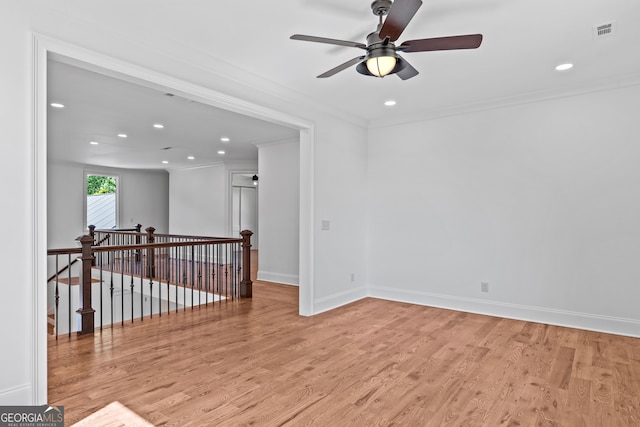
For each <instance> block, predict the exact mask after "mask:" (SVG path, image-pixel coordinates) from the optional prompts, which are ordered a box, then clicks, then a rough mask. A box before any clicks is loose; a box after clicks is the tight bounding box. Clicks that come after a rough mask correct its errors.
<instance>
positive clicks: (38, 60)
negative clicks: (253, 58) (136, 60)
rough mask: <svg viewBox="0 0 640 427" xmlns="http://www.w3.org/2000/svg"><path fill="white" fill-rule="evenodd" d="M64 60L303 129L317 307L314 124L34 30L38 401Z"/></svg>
mask: <svg viewBox="0 0 640 427" xmlns="http://www.w3.org/2000/svg"><path fill="white" fill-rule="evenodd" d="M49 57H51V58H54V59H56V60H62V61H65V62H67V63H69V64H72V65H75V66H81V67H83V68H86V69H88V70H92V71H98V72H101V73H107V74H110V75H113V76H115V77H118V78H123V79H125V80H128V81H132V82H134V83H137V84H142V85H146V86H148V87H152V88H155V89H166V90H170V91H171V92H172V93H176V94H181V95H182V96H185V97H188V98H190V99H193V100H195V101H198V102H202V103H205V104H208V105H211V106H214V107H218V108H224V109H227V110H230V111H233V112H237V113H240V114H244V115H247V116H250V117H254V118H259V119H262V120H265V121H268V122H271V123H276V124H280V125H282V126H287V127H290V128H293V129H297V130H298V131H299V132H300V139H299V141H300V142H299V143H300V233H299V235H300V254H299V257H300V262H299V264H300V297H299V313H300V315H303V316H310V315H312V314H313V313H314V308H313V305H314V304H313V299H314V298H313V295H314V290H313V286H314V273H313V271H314V254H313V253H314V250H313V241H314V230H313V224H314V163H315V160H314V134H315V130H314V124H313V123H312V122H310V121H307V120H304V119H301V118H299V117H296V116H293V115H290V114H288V113H284V112H281V111H277V110H274V109H271V108H267V107H264V106H262V105H258V104H255V103H252V102H248V101H245V100H243V99H240V98H235V97H232V96H229V95H226V94H224V93H221V92H217V91H214V90H211V89H208V88H205V87H202V86H199V85H196V84H193V83H190V82H188V81H185V80H181V79H177V78H174V77H171V76H168V75H165V74H162V73H159V72H156V71H153V70H150V69H147V68H143V67H140V66H137V65H134V64H131V63H128V62H124V61H121V60H119V59H116V58H113V57H109V56H106V55H103V54H100V53H97V52H94V51H91V50H88V49H85V48H81V47H78V46H75V45H72V44H69V43H66V42H63V41H60V40H56V39H52V38H50V37H47V36H44V35H41V34H37V33H32V67H31V68H32V73H33V74H32V77H33V78H32V94H33V96H32V100H31V103H32V129H33V132H32V150H31V165H32V174H33V175H32V182H31V183H30V187H31V188H30V190H31V198H32V201H33V209H32V212H31V223H32V230H31V232H32V236H33V241H34V245H33V254H32V255H33V256H32V280H31V283H32V289H31V292H32V296H33V298H32V308H31V309H32V311H33V312H32V321H31V325H30V335H31V337H30V338H31V346H32V351H31V383H32V385H33V388H32V393H33V402H37V403H38V404H46V403H47V249H48V248H47V60H48V58H49Z"/></svg>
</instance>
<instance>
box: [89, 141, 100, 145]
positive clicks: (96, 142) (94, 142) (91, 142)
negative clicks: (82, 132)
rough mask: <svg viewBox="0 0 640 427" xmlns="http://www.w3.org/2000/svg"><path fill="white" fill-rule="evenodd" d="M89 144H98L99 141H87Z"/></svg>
mask: <svg viewBox="0 0 640 427" xmlns="http://www.w3.org/2000/svg"><path fill="white" fill-rule="evenodd" d="M89 144H91V145H98V144H99V142H98V141H89Z"/></svg>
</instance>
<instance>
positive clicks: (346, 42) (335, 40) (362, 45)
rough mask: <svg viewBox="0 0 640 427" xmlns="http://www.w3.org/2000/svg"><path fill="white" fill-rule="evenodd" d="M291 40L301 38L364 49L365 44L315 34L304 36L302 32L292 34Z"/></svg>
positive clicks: (306, 40)
mask: <svg viewBox="0 0 640 427" xmlns="http://www.w3.org/2000/svg"><path fill="white" fill-rule="evenodd" d="M290 39H291V40H302V41H305V42H316V43H326V44H335V45H338V46H347V47H359V48H360V49H366V48H367V45H366V44H363V43H358V42H351V41H347V40H337V39H328V38H326V37H316V36H305V35H304V34H294V35H292V36H291V37H290Z"/></svg>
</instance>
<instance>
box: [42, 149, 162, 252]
mask: <svg viewBox="0 0 640 427" xmlns="http://www.w3.org/2000/svg"><path fill="white" fill-rule="evenodd" d="M85 171H91V172H95V173H104V174H106V175H117V176H118V179H119V180H118V192H119V210H120V223H119V227H120V228H130V227H132V226H133V225H135V224H138V223H139V224H142V229H143V230H144V229H145V228H147V227H150V226H151V227H154V228H155V229H156V231H157V232H158V233H166V232H167V231H168V229H169V174H168V173H167V172H165V171H144V170H128V169H117V168H104V167H96V166H90V165H81V164H76V163H68V162H67V163H65V162H54V161H51V162H49V164H48V170H47V192H48V197H47V212H48V218H47V220H48V221H47V222H48V226H47V230H48V235H47V241H48V246H49V248H69V247H74V246H76V243H75V242H74V239H75V238H76V237H78V236H81V235H83V234H85V233H86V230H85V229H83V223H84V218H83V215H84V208H83V201H84V198H85V197H86V189H85V187H84V179H85Z"/></svg>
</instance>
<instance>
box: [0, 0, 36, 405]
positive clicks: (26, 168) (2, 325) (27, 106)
mask: <svg viewBox="0 0 640 427" xmlns="http://www.w3.org/2000/svg"><path fill="white" fill-rule="evenodd" d="M0 9H1V10H0V16H2V18H0V19H1V20H2V24H1V25H0V51H2V52H3V61H2V70H1V71H0V75H1V78H0V92H1V93H3V94H4V96H3V97H2V98H1V100H0V128H1V129H3V131H2V132H3V135H2V138H0V151H1V152H2V155H1V156H0V177H1V178H2V182H5V183H8V184H10V185H7V186H5V191H6V195H5V197H6V198H5V200H7V201H8V202H7V203H6V204H5V209H3V213H2V223H3V231H2V238H3V241H4V242H5V243H6V244H3V245H1V246H0V269H1V270H2V272H3V273H2V274H3V282H4V284H3V286H2V298H0V340H2V342H3V349H2V352H0V405H8V404H12V403H13V404H16V403H24V404H26V403H29V402H33V399H34V382H35V381H36V376H38V375H39V373H38V372H37V370H36V369H35V368H34V359H33V356H34V351H35V347H36V344H35V343H34V340H35V337H34V336H33V333H32V329H31V327H30V325H31V322H32V318H33V311H34V304H33V300H34V295H33V292H32V289H33V287H32V284H33V283H32V282H33V277H34V274H33V269H32V260H33V259H34V255H35V246H34V241H33V238H34V236H35V230H33V224H32V217H33V212H34V210H36V209H44V206H35V205H34V204H33V200H32V192H33V186H34V182H33V173H32V171H33V159H32V155H33V145H32V138H31V136H32V126H31V111H32V106H31V102H32V99H33V97H32V91H31V69H30V67H29V62H30V56H31V38H30V35H29V33H28V30H29V28H28V25H27V19H26V16H25V15H24V14H23V13H22V11H21V10H20V8H18V7H15V6H13V4H11V5H10V6H8V5H7V4H6V3H3V4H2V6H0ZM9 14H10V15H9ZM9 206H10V207H11V208H10V209H9V208H8V207H9ZM40 375H42V374H40ZM45 375H46V373H45ZM45 378H46V377H45ZM42 403H44V402H42Z"/></svg>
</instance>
